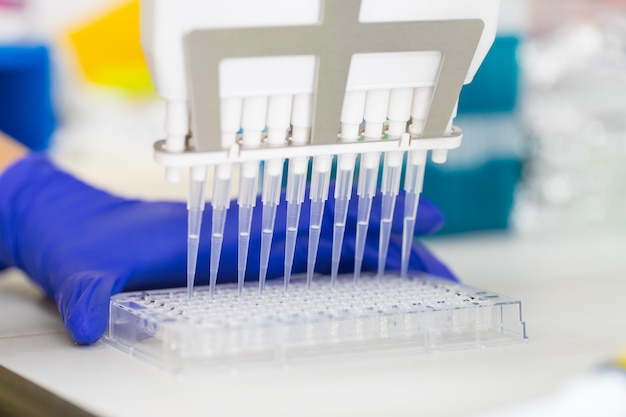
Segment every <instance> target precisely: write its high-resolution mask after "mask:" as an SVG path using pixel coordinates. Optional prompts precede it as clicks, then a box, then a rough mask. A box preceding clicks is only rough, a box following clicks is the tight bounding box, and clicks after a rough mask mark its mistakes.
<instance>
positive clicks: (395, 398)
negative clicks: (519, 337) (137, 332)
mask: <svg viewBox="0 0 626 417" xmlns="http://www.w3.org/2000/svg"><path fill="white" fill-rule="evenodd" d="M428 244H429V246H430V247H431V248H432V249H433V250H434V251H435V253H437V254H438V255H439V256H440V257H441V258H443V259H445V260H446V261H447V262H448V263H449V265H450V266H451V267H452V268H453V269H454V270H455V271H456V272H457V273H458V275H459V276H460V277H462V279H463V280H464V281H465V282H466V283H468V284H470V285H473V286H476V287H480V288H484V289H489V290H493V291H496V292H500V293H503V294H506V295H510V296H513V297H517V298H520V299H521V300H522V302H523V313H524V319H525V320H526V322H527V325H528V327H527V329H528V335H529V340H528V342H527V343H522V344H517V345H510V346H503V347H494V348H489V349H483V350H480V349H474V350H464V351H452V352H443V353H434V354H412V353H410V352H407V351H386V352H385V351H382V352H369V353H360V354H355V355H349V354H344V355H339V356H329V357H328V356H327V357H313V358H308V359H302V360H296V361H292V362H287V363H282V364H280V363H277V362H271V363H270V362H268V363H256V364H244V365H241V366H238V367H219V368H215V369H210V370H208V371H207V372H206V373H204V374H200V375H195V374H194V375H186V376H185V375H183V376H180V375H179V376H176V375H171V374H168V373H166V372H165V371H162V370H160V369H158V368H156V367H154V366H153V365H150V364H148V363H145V362H143V361H140V360H139V359H136V358H133V357H131V356H129V355H128V354H126V353H123V352H121V351H118V350H117V349H115V348H114V347H112V346H110V345H107V344H104V343H102V342H98V343H96V344H95V345H93V346H89V347H79V346H75V345H73V344H72V342H71V341H70V339H69V337H68V336H67V334H66V332H65V330H64V328H63V325H62V323H61V320H60V318H59V315H58V313H57V312H56V308H55V306H54V305H53V303H52V302H51V301H49V300H46V299H45V298H44V297H43V296H42V295H41V293H40V292H39V290H38V289H36V288H35V287H34V286H32V285H31V284H30V283H29V282H28V281H27V279H26V278H25V277H24V276H22V275H21V274H20V273H18V272H16V271H8V272H4V273H3V274H1V275H2V276H0V278H2V279H0V304H1V305H2V306H3V309H2V312H3V314H2V316H1V317H0V365H2V366H5V367H7V368H9V369H10V370H12V371H14V372H16V373H18V374H19V375H21V376H23V377H25V378H27V379H28V380H30V381H32V382H34V383H36V384H38V385H40V386H42V387H44V388H45V389H47V390H49V391H51V392H53V393H54V394H56V395H58V396H60V397H62V398H65V399H67V400H69V401H70V402H72V403H75V404H77V405H78V406H80V407H82V408H84V409H85V410H87V411H89V412H92V413H94V414H97V415H103V416H137V415H142V416H153V417H157V416H172V415H181V416H183V415H203V416H206V415H219V416H228V415H237V416H239V415H268V416H286V415H304V416H320V415H324V416H338V415H341V416H344V415H358V416H380V415H389V416H395V415H407V416H409V415H410V416H416V415H424V416H431V417H435V416H464V415H473V414H479V413H482V412H486V411H490V410H493V409H496V408H500V407H503V406H508V405H512V404H516V403H520V402H524V401H527V400H531V399H534V398H538V397H540V396H542V395H547V394H550V393H551V392H553V391H554V390H556V389H557V388H558V387H559V386H560V385H561V384H562V383H564V382H567V381H568V380H569V379H571V378H574V377H576V376H578V375H581V374H583V373H585V372H590V371H592V370H593V369H594V367H596V366H598V365H601V364H602V363H603V362H606V361H608V360H609V359H611V358H612V357H614V355H615V354H616V353H618V352H619V351H620V350H621V349H622V348H624V347H626V300H625V296H624V294H626V279H625V278H624V277H626V261H624V258H623V256H624V252H625V249H626V233H618V232H615V231H602V230H596V231H588V232H585V233H583V232H580V233H576V234H571V235H567V236H563V235H544V236H537V237H515V236H511V235H506V234H487V235H472V236H466V237H457V238H445V239H444V238H438V239H431V240H429V241H428Z"/></svg>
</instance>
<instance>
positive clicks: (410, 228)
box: [401, 192, 420, 277]
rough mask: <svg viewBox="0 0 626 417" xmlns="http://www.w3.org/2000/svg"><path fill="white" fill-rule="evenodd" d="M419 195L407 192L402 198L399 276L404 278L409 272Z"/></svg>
mask: <svg viewBox="0 0 626 417" xmlns="http://www.w3.org/2000/svg"><path fill="white" fill-rule="evenodd" d="M419 198H420V195H419V193H413V192H407V193H406V196H405V198H404V213H405V214H404V224H403V229H402V265H401V274H402V276H403V277H406V275H407V272H408V270H409V258H410V256H411V246H412V245H413V232H414V230H415V218H416V214H417V206H418V204H419Z"/></svg>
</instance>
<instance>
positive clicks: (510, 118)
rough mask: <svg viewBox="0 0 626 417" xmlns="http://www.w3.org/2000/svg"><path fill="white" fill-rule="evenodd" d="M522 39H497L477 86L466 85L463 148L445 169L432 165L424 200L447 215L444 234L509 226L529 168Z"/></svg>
mask: <svg viewBox="0 0 626 417" xmlns="http://www.w3.org/2000/svg"><path fill="white" fill-rule="evenodd" d="M518 45H519V40H518V38H516V37H513V36H507V37H498V38H496V40H495V42H494V44H493V47H492V48H491V50H490V51H489V54H488V55H487V57H486V58H485V60H484V62H483V64H482V66H481V67H480V69H479V70H478V72H477V74H476V76H475V77H474V80H473V82H472V83H471V84H469V85H466V86H464V87H463V90H462V92H461V96H460V98H459V117H458V119H457V121H456V124H457V125H458V126H459V127H460V128H461V129H463V131H464V137H463V144H462V145H461V147H460V148H459V149H455V150H453V151H451V152H450V153H449V157H448V162H447V163H446V164H444V165H436V164H433V163H429V164H428V166H427V168H426V177H425V182H424V191H423V194H424V196H426V197H428V198H429V199H430V200H432V201H433V202H434V203H435V204H436V205H437V206H438V207H439V208H440V209H441V211H442V212H443V213H444V215H445V216H446V224H445V225H444V227H443V228H442V229H441V230H440V231H439V234H450V233H462V232H470V231H478V230H502V229H507V228H508V226H509V215H510V213H511V210H512V208H513V202H514V196H515V190H516V187H517V184H518V183H519V181H520V178H521V175H522V169H523V164H524V161H523V155H522V154H521V153H520V152H519V150H520V140H523V137H522V133H521V124H520V123H519V121H518V120H517V117H516V113H515V109H516V107H517V101H518V78H519V66H518V61H517V49H518Z"/></svg>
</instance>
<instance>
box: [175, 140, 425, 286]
mask: <svg viewBox="0 0 626 417" xmlns="http://www.w3.org/2000/svg"><path fill="white" fill-rule="evenodd" d="M366 156H367V157H370V155H369V154H362V155H361V158H362V161H361V171H360V175H359V187H358V188H357V189H358V193H359V201H358V211H357V229H356V241H355V264H354V280H355V281H358V279H359V276H360V272H361V266H362V261H363V255H364V251H365V240H366V235H367V231H368V226H369V218H370V213H371V208H372V202H373V197H374V194H375V192H376V183H377V178H378V170H379V164H378V162H376V163H374V164H373V165H372V166H368V165H367V161H363V159H364V158H365V157H366ZM376 157H377V158H379V155H376ZM394 159H395V160H394ZM403 159H404V152H398V153H397V155H391V153H389V154H386V155H385V162H384V164H383V185H382V187H381V189H382V190H383V195H382V205H381V220H380V223H381V224H380V241H379V258H378V277H379V278H382V276H383V274H384V267H385V263H386V258H387V252H388V247H389V241H390V236H391V225H392V219H393V213H394V207H395V200H396V196H397V194H398V192H399V180H400V176H401V171H402V165H403ZM316 162H318V163H317V164H316ZM324 162H326V163H324ZM424 165H425V160H424V152H420V153H418V156H417V158H412V157H411V154H410V156H409V160H408V162H407V175H406V179H405V188H406V191H407V194H406V197H405V216H404V217H405V220H404V230H403V233H404V235H405V236H403V249H402V272H403V274H406V272H407V269H408V268H407V266H408V258H409V256H410V246H411V245H412V243H413V239H412V236H413V230H414V227H415V217H416V212H417V207H418V202H419V193H420V192H421V182H422V181H423V173H424V169H423V167H424ZM331 166H332V157H330V158H328V160H327V161H322V163H319V161H314V164H313V175H312V178H314V179H317V180H316V181H312V186H311V188H312V193H311V211H310V224H309V252H308V261H307V284H308V285H309V286H310V285H311V282H312V279H313V274H314V268H315V261H316V257H317V250H318V246H319V240H320V237H321V225H322V218H323V214H324V206H325V200H326V198H322V197H321V196H324V195H326V196H327V195H328V192H329V188H330V183H329V181H330V171H331ZM353 166H354V160H351V163H350V164H349V165H348V168H347V169H341V162H340V163H339V165H338V168H337V169H338V171H337V183H336V186H335V212H334V225H333V245H332V259H331V283H332V285H333V286H334V284H335V282H336V280H337V276H338V270H339V263H340V258H341V251H342V247H343V236H344V233H345V227H346V222H347V213H348V205H349V202H350V199H351V197H352V178H353V176H354V170H353V168H352V167H353ZM289 168H290V170H289V172H290V173H291V172H292V169H291V168H292V167H291V161H290V167H289ZM257 169H258V168H257ZM281 169H282V168H281ZM306 174H307V169H305V170H304V172H302V173H300V174H298V175H293V176H290V177H289V180H291V181H289V182H291V183H292V186H293V187H297V188H298V189H297V190H296V193H297V194H298V196H297V197H298V198H296V199H295V200H293V201H287V218H286V219H285V221H286V223H287V224H286V226H287V227H286V237H285V265H284V286H285V289H287V288H288V286H289V282H290V278H291V271H292V266H293V260H294V254H295V246H296V239H297V231H298V224H299V220H300V212H301V207H302V202H303V195H304V188H305V184H306V177H307V175H306ZM242 175H243V174H242ZM268 177H269V178H268ZM205 178H206V168H202V169H200V168H193V169H192V175H191V183H190V194H189V202H188V210H189V212H188V213H189V222H188V224H189V230H188V269H187V282H188V292H189V296H191V294H192V292H193V284H194V281H195V271H196V267H197V258H198V248H199V236H200V228H201V220H202V212H203V209H204V186H205ZM263 179H264V180H267V179H269V184H268V183H267V182H266V183H265V184H264V188H267V187H270V188H272V189H273V190H272V192H276V193H277V194H278V196H280V187H281V183H282V173H281V174H279V175H268V174H267V170H266V172H265V175H264V178H263ZM253 180H254V181H257V180H258V177H257V176H256V175H254V176H249V177H248V178H244V179H242V180H241V182H242V183H243V185H244V190H246V189H249V188H253V189H254V190H248V192H247V193H240V195H244V197H245V194H248V193H249V194H250V195H252V196H254V199H252V200H249V199H246V198H240V199H239V221H238V223H239V230H238V256H237V258H238V261H237V262H238V287H239V292H240V293H241V292H242V291H243V285H244V277H245V272H246V266H247V262H248V248H249V241H250V233H251V224H252V214H253V208H254V202H255V201H256V186H254V185H253V184H252V181H253ZM220 182H222V183H223V182H224V180H223V179H221V178H219V176H218V173H217V172H216V179H215V181H214V183H215V184H216V186H220ZM293 182H295V183H296V184H293ZM319 183H321V184H319ZM386 183H387V184H386ZM372 184H373V185H372ZM224 185H225V184H221V186H222V187H223V186H224ZM365 187H367V188H370V187H371V188H372V189H373V191H371V192H369V193H365V192H361V190H362V189H363V188H365ZM274 189H275V190H277V191H274ZM316 189H317V191H318V192H315V191H316ZM248 201H252V203H248ZM226 210H227V206H226V204H223V203H220V202H219V201H214V202H213V213H212V225H211V226H212V230H211V257H210V267H209V271H210V274H209V285H210V292H211V294H213V293H214V292H215V286H216V283H217V273H218V266H219V260H220V255H221V249H222V243H223V237H224V226H225V221H226ZM276 210H277V204H275V203H274V202H273V200H271V201H264V202H263V210H262V222H261V223H262V230H261V252H260V273H259V291H263V288H264V285H265V280H266V274H267V268H268V264H269V257H270V250H271V242H272V237H273V232H274V223H275V220H276ZM405 265H406V266H405Z"/></svg>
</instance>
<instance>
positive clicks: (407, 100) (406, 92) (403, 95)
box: [387, 88, 413, 138]
mask: <svg viewBox="0 0 626 417" xmlns="http://www.w3.org/2000/svg"><path fill="white" fill-rule="evenodd" d="M412 101H413V89H412V88H394V89H393V90H391V93H390V95H389V110H388V119H389V126H388V130H387V136H389V137H390V138H399V137H401V136H402V135H403V134H404V133H405V132H406V128H407V122H408V121H409V119H410V118H411V104H412Z"/></svg>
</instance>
